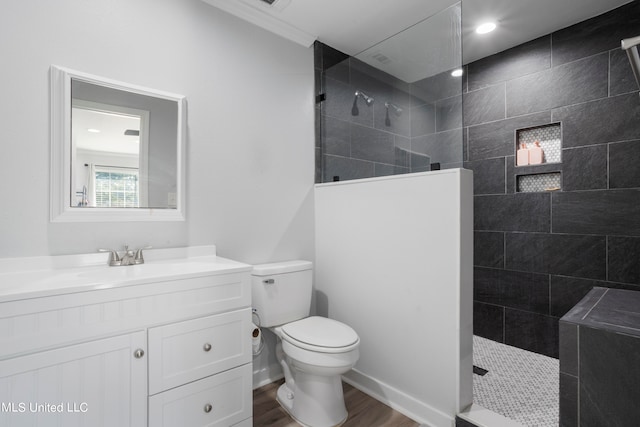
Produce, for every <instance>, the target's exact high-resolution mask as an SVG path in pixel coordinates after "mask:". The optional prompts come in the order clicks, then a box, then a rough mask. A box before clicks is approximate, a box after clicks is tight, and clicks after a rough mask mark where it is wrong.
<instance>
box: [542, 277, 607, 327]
mask: <svg viewBox="0 0 640 427" xmlns="http://www.w3.org/2000/svg"><path fill="white" fill-rule="evenodd" d="M607 284H608V282H603V281H598V280H589V279H577V278H575V277H566V276H551V308H550V312H551V315H552V316H557V317H562V316H564V315H565V314H567V312H568V311H569V310H571V309H572V308H573V307H574V306H575V305H576V304H577V303H579V302H580V300H581V299H582V298H584V297H585V296H586V295H587V294H588V293H589V291H590V290H591V289H593V288H594V287H596V286H606V285H607Z"/></svg>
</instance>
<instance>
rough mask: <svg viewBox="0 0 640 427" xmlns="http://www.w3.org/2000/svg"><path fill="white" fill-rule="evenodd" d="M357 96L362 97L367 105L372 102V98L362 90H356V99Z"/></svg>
mask: <svg viewBox="0 0 640 427" xmlns="http://www.w3.org/2000/svg"><path fill="white" fill-rule="evenodd" d="M358 97H360V98H362V99H364V102H366V103H367V105H371V104H373V101H374V99H373V98H372V97H370V96H368V95H367V94H366V93H364V92H362V91H359V90H357V91H356V99H358Z"/></svg>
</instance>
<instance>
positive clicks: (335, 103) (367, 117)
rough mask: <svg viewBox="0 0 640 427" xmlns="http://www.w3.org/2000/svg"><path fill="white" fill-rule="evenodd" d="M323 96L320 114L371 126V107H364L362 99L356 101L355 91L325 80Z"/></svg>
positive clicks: (339, 83)
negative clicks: (324, 95) (324, 96)
mask: <svg viewBox="0 0 640 427" xmlns="http://www.w3.org/2000/svg"><path fill="white" fill-rule="evenodd" d="M325 94H326V99H325V101H324V102H323V103H322V114H324V115H325V116H331V117H335V118H337V119H340V120H345V121H347V120H349V121H352V122H354V123H359V124H362V125H366V126H371V127H372V126H373V106H371V105H366V103H365V102H364V101H363V100H362V99H356V97H355V89H353V87H352V86H350V85H348V84H346V83H343V82H340V81H338V80H334V79H330V78H326V79H325ZM354 107H355V108H354Z"/></svg>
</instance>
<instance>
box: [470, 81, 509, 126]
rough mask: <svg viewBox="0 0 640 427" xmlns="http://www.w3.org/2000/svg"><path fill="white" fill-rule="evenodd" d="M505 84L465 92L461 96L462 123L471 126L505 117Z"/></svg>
mask: <svg viewBox="0 0 640 427" xmlns="http://www.w3.org/2000/svg"><path fill="white" fill-rule="evenodd" d="M504 90H505V85H504V84H497V85H495V86H489V87H487V88H484V89H479V90H475V91H473V92H467V93H465V94H464V97H463V102H462V106H463V111H464V125H465V126H472V125H477V124H481V123H486V122H492V121H495V120H500V119H504V118H505V101H504V95H505V92H504Z"/></svg>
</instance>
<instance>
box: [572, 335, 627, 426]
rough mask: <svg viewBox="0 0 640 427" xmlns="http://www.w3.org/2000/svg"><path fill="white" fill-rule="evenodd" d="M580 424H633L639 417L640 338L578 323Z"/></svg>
mask: <svg viewBox="0 0 640 427" xmlns="http://www.w3.org/2000/svg"><path fill="white" fill-rule="evenodd" d="M578 333H579V347H580V350H579V351H580V377H579V387H580V389H579V395H580V402H579V404H580V424H581V426H584V427H601V426H633V425H636V424H637V423H638V420H640V405H638V402H639V401H640V388H639V387H638V384H640V364H638V358H639V357H640V340H639V339H638V338H636V337H632V336H628V335H624V334H617V333H611V332H609V331H606V330H599V329H593V328H589V327H586V326H580V329H579V332H578Z"/></svg>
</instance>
